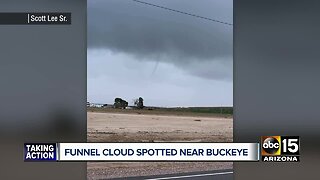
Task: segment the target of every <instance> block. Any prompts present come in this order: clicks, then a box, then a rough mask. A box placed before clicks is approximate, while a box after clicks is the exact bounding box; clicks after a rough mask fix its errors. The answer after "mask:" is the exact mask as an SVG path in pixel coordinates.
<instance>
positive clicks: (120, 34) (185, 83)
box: [87, 0, 233, 107]
mask: <svg viewBox="0 0 320 180" xmlns="http://www.w3.org/2000/svg"><path fill="white" fill-rule="evenodd" d="M142 1H144V2H148V3H152V4H156V5H159V6H164V7H168V8H171V9H175V10H179V11H183V12H187V13H190V14H196V15H199V16H203V17H207V18H210V19H215V20H219V21H223V22H227V23H231V24H232V23H233V4H232V3H233V2H232V0H197V1H196V0H142ZM87 21H88V42H87V43H88V50H87V59H88V60H87V61H88V62H87V99H88V101H89V102H93V103H104V104H105V103H108V104H112V103H113V102H114V99H115V98H116V97H120V98H123V99H125V100H126V101H128V102H129V105H132V104H133V99H136V98H138V97H142V98H143V99H144V105H146V106H161V107H177V106H178V107H190V106H201V107H209V106H232V105H233V53H232V51H233V49H232V48H233V27H232V26H230V25H225V24H221V23H217V22H213V21H209V20H205V19H201V18H196V17H193V16H189V15H185V14H180V13H176V12H172V11H168V10H165V9H161V8H156V7H153V6H148V5H145V4H141V3H137V2H135V1H132V0H90V1H88V20H87Z"/></svg>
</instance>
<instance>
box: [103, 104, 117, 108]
mask: <svg viewBox="0 0 320 180" xmlns="http://www.w3.org/2000/svg"><path fill="white" fill-rule="evenodd" d="M102 107H103V108H114V105H113V104H104V105H103V106H102Z"/></svg>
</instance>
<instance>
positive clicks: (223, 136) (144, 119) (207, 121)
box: [87, 112, 233, 179]
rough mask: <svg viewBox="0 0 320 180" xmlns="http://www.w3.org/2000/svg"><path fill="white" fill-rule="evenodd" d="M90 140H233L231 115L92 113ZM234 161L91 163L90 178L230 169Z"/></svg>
mask: <svg viewBox="0 0 320 180" xmlns="http://www.w3.org/2000/svg"><path fill="white" fill-rule="evenodd" d="M87 116H88V142H232V132H233V129H232V127H233V120H232V118H230V117H214V116H210V117H209V116H208V117H207V116H200V115H199V116H197V115H179V116H175V115H164V114H161V115H156V114H155V115H153V114H132V113H130V114H126V113H101V112H88V113H87ZM230 168H232V163H226V162H224V163H221V162H195V163H190V162H183V163H181V162H180V163H178V162H171V163H169V162H157V163H141V162H140V163H106V162H101V163H100V162H95V163H88V179H101V178H116V177H128V176H143V175H157V174H170V173H178V172H191V171H206V170H213V169H230Z"/></svg>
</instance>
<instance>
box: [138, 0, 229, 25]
mask: <svg viewBox="0 0 320 180" xmlns="http://www.w3.org/2000/svg"><path fill="white" fill-rule="evenodd" d="M132 1H134V2H137V3H141V4H145V5H149V6H153V7H157V8H161V9H165V10H168V11H173V12H176V13H180V14H184V15H188V16H193V17H196V18H201V19H205V20H208V21H213V22H216V23H221V24H225V25H229V26H233V24H231V23H228V22H223V21H219V20H216V19H211V18H207V17H203V16H199V15H196V14H191V13H187V12H183V11H179V10H175V9H171V8H167V7H164V6H159V5H156V4H151V3H147V2H144V1H139V0H132Z"/></svg>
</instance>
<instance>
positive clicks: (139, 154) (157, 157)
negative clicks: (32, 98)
mask: <svg viewBox="0 0 320 180" xmlns="http://www.w3.org/2000/svg"><path fill="white" fill-rule="evenodd" d="M24 161H26V162H30V161H110V162H111V161H113V162H114V161H254V162H256V161H266V162H299V161H300V138H299V136H262V137H261V141H260V143H25V144H24Z"/></svg>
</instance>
